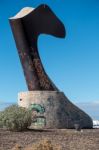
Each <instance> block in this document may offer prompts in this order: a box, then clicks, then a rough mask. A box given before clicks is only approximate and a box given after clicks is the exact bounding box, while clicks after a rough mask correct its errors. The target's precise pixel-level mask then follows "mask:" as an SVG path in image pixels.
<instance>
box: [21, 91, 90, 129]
mask: <svg viewBox="0 0 99 150" xmlns="http://www.w3.org/2000/svg"><path fill="white" fill-rule="evenodd" d="M18 105H19V106H21V107H26V108H29V109H31V110H32V111H33V117H34V118H35V119H34V120H33V126H32V127H33V128H35V126H36V127H37V128H41V127H43V128H45V129H47V128H51V129H54V128H75V126H77V125H79V126H80V128H92V126H93V124H92V120H91V118H90V117H89V116H88V115H87V114H86V113H85V112H83V111H82V110H80V109H79V108H78V107H77V106H75V105H74V104H72V103H71V102H70V101H69V100H68V98H67V97H66V96H65V95H64V93H62V92H57V91H28V92H20V93H19V94H18Z"/></svg>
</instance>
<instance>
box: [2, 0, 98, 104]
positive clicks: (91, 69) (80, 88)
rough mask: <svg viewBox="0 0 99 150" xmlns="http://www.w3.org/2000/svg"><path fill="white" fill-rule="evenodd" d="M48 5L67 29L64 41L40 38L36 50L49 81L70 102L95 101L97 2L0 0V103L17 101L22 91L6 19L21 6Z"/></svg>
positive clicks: (18, 69) (22, 77) (22, 83)
mask: <svg viewBox="0 0 99 150" xmlns="http://www.w3.org/2000/svg"><path fill="white" fill-rule="evenodd" d="M41 3H46V4H48V5H49V6H50V7H51V8H52V10H53V11H54V12H55V13H56V15H57V16H58V17H59V18H60V19H61V20H62V22H63V23H64V25H65V28H66V30H67V36H66V38H65V39H60V38H55V37H52V36H47V35H41V36H40V37H39V41H38V47H39V52H40V56H41V58H42V62H43V64H44V67H45V70H46V71H47V73H48V75H49V76H50V78H51V79H52V80H53V81H54V83H55V84H56V85H57V86H58V88H59V89H60V90H61V91H64V93H65V94H66V96H67V97H68V98H69V99H70V100H71V101H72V102H74V103H76V102H77V103H82V102H83V103H87V102H88V103H89V102H90V103H91V102H94V101H95V102H96V101H99V1H98V0H75V1H74V0H1V1H0V101H1V102H17V93H18V92H20V91H26V90H27V86H26V82H25V79H24V75H23V71H22V67H21V64H20V60H19V57H18V54H17V49H16V46H15V43H14V39H13V36H12V32H11V28H10V25H9V21H8V18H9V17H11V16H13V15H15V14H16V13H17V12H18V11H19V10H20V9H21V8H23V7H25V6H30V7H37V6H38V5H39V4H41Z"/></svg>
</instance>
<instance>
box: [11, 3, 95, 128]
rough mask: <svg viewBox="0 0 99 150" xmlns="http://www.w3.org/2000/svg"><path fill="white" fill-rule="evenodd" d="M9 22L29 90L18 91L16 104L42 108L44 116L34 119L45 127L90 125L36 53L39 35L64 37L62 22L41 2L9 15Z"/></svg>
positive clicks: (88, 119)
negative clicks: (50, 75)
mask: <svg viewBox="0 0 99 150" xmlns="http://www.w3.org/2000/svg"><path fill="white" fill-rule="evenodd" d="M10 24H11V28H12V32H13V34H14V38H15V42H16V45H17V49H18V54H19V57H20V60H21V64H22V67H23V71H24V75H25V79H26V82H27V86H28V90H29V91H28V92H21V93H18V105H19V106H21V107H26V108H29V107H30V108H32V110H33V109H34V108H35V109H36V107H37V108H39V107H40V108H44V109H43V110H44V111H43V118H38V117H41V115H42V114H41V115H40V116H37V120H38V119H39V120H42V119H43V121H44V122H45V123H44V127H45V124H46V128H74V125H75V123H76V125H77V126H78V125H79V126H80V127H82V128H92V119H91V118H90V116H88V115H87V114H86V113H85V112H83V111H82V110H80V109H79V108H78V107H77V106H75V105H74V104H72V103H71V102H70V101H69V100H68V98H67V97H66V96H65V95H64V93H63V92H60V91H59V90H58V88H57V87H56V86H55V85H54V84H53V82H52V81H51V80H50V78H49V77H48V75H47V74H46V72H45V70H44V67H43V65H42V62H41V59H40V56H39V52H38V48H37V40H38V36H39V35H40V34H50V35H53V36H56V37H60V38H64V37H65V34H66V32H65V28H64V25H63V24H62V22H61V21H60V20H59V19H58V18H57V17H56V15H55V14H54V13H53V12H52V10H51V9H50V8H49V7H48V6H47V5H40V6H39V7H37V8H36V9H33V8H30V7H29V8H24V9H22V10H21V11H20V12H19V13H18V14H17V15H16V16H14V17H13V18H10ZM36 110H37V113H38V112H39V113H40V111H39V109H36ZM36 124H39V121H37V122H36ZM41 124H42V122H41Z"/></svg>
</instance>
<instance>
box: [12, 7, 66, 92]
mask: <svg viewBox="0 0 99 150" xmlns="http://www.w3.org/2000/svg"><path fill="white" fill-rule="evenodd" d="M26 13H27V14H26ZM20 14H21V15H20ZM24 14H25V16H24ZM10 24H11V27H12V30H13V33H14V38H15V41H16V45H17V49H18V53H19V57H20V60H21V63H22V66H23V71H24V75H25V79H26V82H27V86H28V90H29V91H34V90H36V91H37V90H43V91H44V90H47V91H54V90H55V91H57V90H58V88H57V87H56V86H55V85H54V84H53V82H52V81H51V80H50V78H49V77H48V75H47V74H46V72H45V70H44V67H43V65H42V62H41V59H40V56H39V52H38V47H37V41H38V36H39V35H40V34H50V35H53V36H56V37H60V38H64V37H65V28H64V25H63V24H62V22H61V21H60V20H59V19H58V18H57V16H56V15H55V14H54V13H53V12H52V10H51V9H50V8H49V7H48V6H47V5H40V6H39V7H37V8H36V9H33V8H24V9H23V10H22V11H21V12H20V13H18V14H17V15H16V16H15V17H13V18H10Z"/></svg>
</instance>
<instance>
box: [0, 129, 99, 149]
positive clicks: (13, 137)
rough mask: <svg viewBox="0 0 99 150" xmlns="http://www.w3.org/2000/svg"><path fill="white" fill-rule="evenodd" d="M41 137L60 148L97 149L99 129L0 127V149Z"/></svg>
mask: <svg viewBox="0 0 99 150" xmlns="http://www.w3.org/2000/svg"><path fill="white" fill-rule="evenodd" d="M42 139H49V140H51V141H52V143H53V144H56V145H61V147H62V150H99V129H91V130H89V129H84V130H83V132H80V131H75V130H70V129H68V130H67V129H58V130H43V131H34V130H31V131H30V130H29V131H25V132H10V131H5V130H2V129H0V150H11V149H12V148H13V147H14V146H15V145H16V143H17V144H19V145H21V146H22V147H23V148H24V147H25V146H27V145H29V144H33V143H36V142H38V141H40V140H42Z"/></svg>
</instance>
